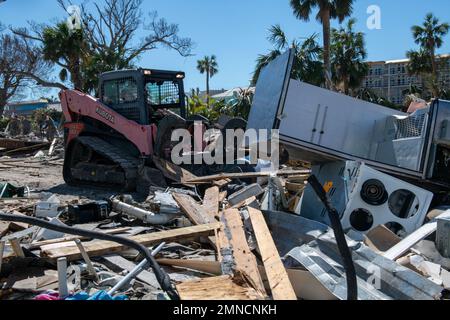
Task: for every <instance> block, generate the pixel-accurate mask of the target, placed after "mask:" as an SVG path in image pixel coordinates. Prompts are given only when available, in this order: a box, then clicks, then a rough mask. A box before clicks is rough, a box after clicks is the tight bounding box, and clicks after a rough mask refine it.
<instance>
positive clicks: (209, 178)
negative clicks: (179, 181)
mask: <svg viewBox="0 0 450 320" xmlns="http://www.w3.org/2000/svg"><path fill="white" fill-rule="evenodd" d="M309 173H311V170H285V171H278V172H276V173H275V174H276V175H278V176H290V175H299V174H309ZM271 174H272V173H271V172H243V173H242V172H241V173H219V174H214V175H211V176H204V177H196V178H192V179H185V180H183V183H188V184H201V183H208V182H212V181H218V180H223V179H242V178H259V177H269V176H270V175H271Z"/></svg>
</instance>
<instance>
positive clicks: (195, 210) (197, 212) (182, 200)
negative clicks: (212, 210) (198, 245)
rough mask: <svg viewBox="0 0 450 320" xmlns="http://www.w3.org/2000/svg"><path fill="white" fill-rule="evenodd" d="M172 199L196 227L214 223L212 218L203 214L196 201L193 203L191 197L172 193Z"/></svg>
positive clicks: (202, 209) (200, 206)
mask: <svg viewBox="0 0 450 320" xmlns="http://www.w3.org/2000/svg"><path fill="white" fill-rule="evenodd" d="M173 198H174V199H175V201H176V202H177V203H178V205H179V206H180V208H181V210H182V211H183V212H184V213H185V214H186V216H187V217H188V218H189V220H191V222H192V223H194V224H197V225H198V224H205V223H213V222H216V220H215V219H214V218H213V217H211V216H210V215H209V214H207V213H206V212H205V210H204V208H203V207H202V205H200V204H199V203H197V201H195V200H194V199H193V198H192V197H191V196H189V195H186V194H181V193H174V194H173Z"/></svg>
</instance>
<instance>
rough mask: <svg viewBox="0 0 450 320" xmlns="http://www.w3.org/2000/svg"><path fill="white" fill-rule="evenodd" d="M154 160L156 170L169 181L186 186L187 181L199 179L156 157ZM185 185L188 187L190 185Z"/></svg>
mask: <svg viewBox="0 0 450 320" xmlns="http://www.w3.org/2000/svg"><path fill="white" fill-rule="evenodd" d="M152 159H153V163H154V164H155V166H156V168H158V169H159V170H160V171H161V172H162V174H163V175H164V177H166V178H167V179H170V180H172V181H175V182H179V183H182V184H185V183H184V181H185V180H192V179H196V178H197V176H195V175H194V174H192V173H190V172H189V171H187V170H185V169H183V168H181V167H179V166H177V165H176V164H173V163H171V162H169V161H166V160H163V159H161V158H158V157H155V156H154V157H153V158H152ZM185 185H187V186H188V184H185Z"/></svg>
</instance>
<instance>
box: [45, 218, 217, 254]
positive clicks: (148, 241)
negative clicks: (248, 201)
mask: <svg viewBox="0 0 450 320" xmlns="http://www.w3.org/2000/svg"><path fill="white" fill-rule="evenodd" d="M218 228H220V223H218V222H217V223H212V224H206V225H199V226H193V227H187V228H180V229H174V230H168V231H160V232H154V233H147V234H143V235H138V236H133V237H129V239H130V240H133V241H136V242H138V243H140V244H142V245H144V246H151V245H154V244H155V243H160V242H163V241H166V242H168V241H178V240H187V239H195V238H198V237H201V236H205V237H206V236H210V235H213V234H214V231H215V230H216V229H218ZM63 244H64V243H63ZM63 244H62V245H63ZM83 246H84V249H85V250H86V253H87V254H88V255H89V256H90V257H95V256H101V255H107V254H112V253H116V252H121V251H124V250H126V249H128V248H127V247H126V246H124V245H121V244H118V243H116V242H112V241H103V240H99V241H92V242H86V243H83ZM42 255H44V256H46V257H48V258H50V259H53V260H57V259H58V258H62V257H66V258H67V260H70V261H73V260H79V259H81V258H82V257H81V254H80V251H79V250H78V247H77V246H76V245H75V244H73V245H72V244H71V245H70V246H67V247H64V246H63V247H61V248H51V249H45V250H42Z"/></svg>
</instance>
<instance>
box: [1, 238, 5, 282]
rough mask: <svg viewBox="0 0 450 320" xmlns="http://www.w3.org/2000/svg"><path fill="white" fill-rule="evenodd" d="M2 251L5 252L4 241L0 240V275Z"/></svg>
mask: <svg viewBox="0 0 450 320" xmlns="http://www.w3.org/2000/svg"><path fill="white" fill-rule="evenodd" d="M3 251H5V241H3V240H0V274H1V272H2V263H3Z"/></svg>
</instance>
